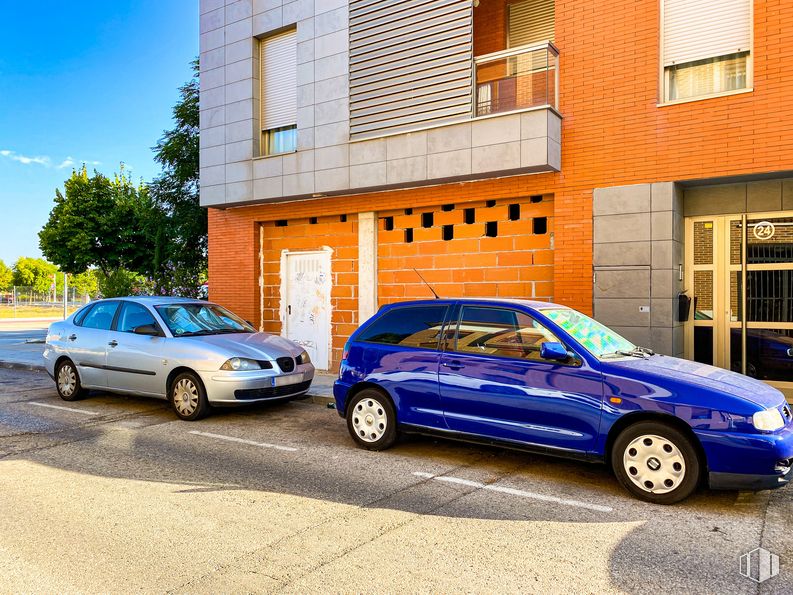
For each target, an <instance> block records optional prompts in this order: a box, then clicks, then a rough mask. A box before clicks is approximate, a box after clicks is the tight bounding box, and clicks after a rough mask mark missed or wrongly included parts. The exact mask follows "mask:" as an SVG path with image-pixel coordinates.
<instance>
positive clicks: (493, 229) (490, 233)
mask: <svg viewBox="0 0 793 595" xmlns="http://www.w3.org/2000/svg"><path fill="white" fill-rule="evenodd" d="M485 235H486V236H487V237H489V238H495V237H498V221H488V222H487V223H485Z"/></svg>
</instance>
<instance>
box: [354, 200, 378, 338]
mask: <svg viewBox="0 0 793 595" xmlns="http://www.w3.org/2000/svg"><path fill="white" fill-rule="evenodd" d="M375 312H377V213H375V212H373V211H368V212H366V213H358V324H361V323H362V322H364V321H366V320H367V319H368V318H371V317H372V316H373V315H374V313H375Z"/></svg>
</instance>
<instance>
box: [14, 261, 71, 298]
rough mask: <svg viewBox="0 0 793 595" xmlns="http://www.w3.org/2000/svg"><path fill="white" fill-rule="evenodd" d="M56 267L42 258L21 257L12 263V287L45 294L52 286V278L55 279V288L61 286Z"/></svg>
mask: <svg viewBox="0 0 793 595" xmlns="http://www.w3.org/2000/svg"><path fill="white" fill-rule="evenodd" d="M57 272H58V267H56V266H55V265H54V264H52V263H50V262H47V261H46V260H44V259H42V258H31V257H29V256H21V257H19V258H18V259H17V261H16V262H15V263H14V278H13V279H14V285H18V286H24V287H30V288H32V289H33V291H35V292H36V293H46V292H48V291H49V290H50V287H51V285H52V276H53V275H55V277H56V287H59V286H61V284H62V281H61V280H60V279H58V277H61V275H57V274H56V273H57Z"/></svg>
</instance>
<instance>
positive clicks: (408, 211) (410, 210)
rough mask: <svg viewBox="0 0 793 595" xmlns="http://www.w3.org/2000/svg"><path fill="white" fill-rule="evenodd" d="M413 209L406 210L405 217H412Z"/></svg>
mask: <svg viewBox="0 0 793 595" xmlns="http://www.w3.org/2000/svg"><path fill="white" fill-rule="evenodd" d="M412 214H413V209H405V215H412Z"/></svg>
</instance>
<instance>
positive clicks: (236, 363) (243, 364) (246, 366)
mask: <svg viewBox="0 0 793 595" xmlns="http://www.w3.org/2000/svg"><path fill="white" fill-rule="evenodd" d="M220 369H221V370H232V371H235V372H241V371H245V370H261V369H262V367H261V366H260V365H259V362H257V361H256V360H255V359H246V358H244V357H232V358H231V359H230V360H228V361H227V362H226V363H225V364H223V365H222V366H220Z"/></svg>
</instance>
